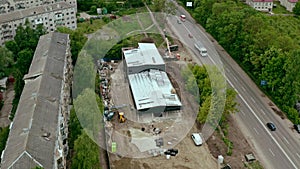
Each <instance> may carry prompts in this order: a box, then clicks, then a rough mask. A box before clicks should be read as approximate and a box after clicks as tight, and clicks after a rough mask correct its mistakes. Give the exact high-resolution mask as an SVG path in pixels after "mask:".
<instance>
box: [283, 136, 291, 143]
mask: <svg viewBox="0 0 300 169" xmlns="http://www.w3.org/2000/svg"><path fill="white" fill-rule="evenodd" d="M282 137H283V139H284V140H285V142H286V143H287V144H290V143H289V141H288V140H287V139H286V138H285V137H284V136H282Z"/></svg>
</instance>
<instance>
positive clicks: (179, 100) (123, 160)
mask: <svg viewBox="0 0 300 169" xmlns="http://www.w3.org/2000/svg"><path fill="white" fill-rule="evenodd" d="M161 51H164V50H158V49H157V48H156V47H155V45H154V44H146V43H139V47H138V48H132V47H129V48H123V49H122V54H123V59H122V60H121V61H110V62H105V61H104V60H100V61H99V63H98V66H99V70H98V73H99V75H100V78H101V93H102V98H103V102H104V105H105V108H104V115H103V117H104V121H105V135H106V146H107V151H108V157H109V161H110V168H116V169H118V168H122V167H123V168H124V165H126V166H130V167H129V168H131V167H132V166H134V167H133V168H165V167H173V168H198V167H199V166H203V167H206V168H207V167H210V168H211V166H216V167H217V161H216V159H214V158H213V157H212V156H211V155H210V153H209V150H208V147H207V145H203V146H201V147H196V148H195V145H194V143H193V140H192V139H191V138H190V136H191V133H195V132H199V129H198V128H197V126H196V125H195V119H196V116H197V113H198V110H199V105H198V104H197V102H196V99H195V97H194V96H193V95H191V94H190V93H188V92H186V91H185V87H184V85H185V83H184V80H183V79H182V77H181V70H182V69H185V68H186V66H187V61H186V60H190V59H188V58H180V57H178V55H179V54H178V55H177V57H174V58H165V57H162V56H164V53H163V52H161ZM148 55H149V56H148ZM143 56H144V57H143ZM146 57H147V58H148V59H147V58H146ZM137 59H138V60H137ZM190 63H191V62H190ZM194 158H195V159H194ZM200 159H203V161H206V162H205V163H201V161H202V160H200ZM165 160H169V162H170V163H168V166H166V164H164V165H161V163H165V162H166V161H165ZM133 163H135V164H133ZM127 168H128V167H127Z"/></svg>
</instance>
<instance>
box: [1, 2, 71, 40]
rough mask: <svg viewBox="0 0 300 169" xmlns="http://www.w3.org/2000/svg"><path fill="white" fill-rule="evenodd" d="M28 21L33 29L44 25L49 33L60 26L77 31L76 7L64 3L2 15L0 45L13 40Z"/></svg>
mask: <svg viewBox="0 0 300 169" xmlns="http://www.w3.org/2000/svg"><path fill="white" fill-rule="evenodd" d="M27 19H28V21H29V22H30V23H31V25H32V27H33V28H35V27H36V26H37V25H38V24H42V25H43V26H44V27H45V29H46V30H47V32H53V31H55V30H56V28H57V27H58V26H65V27H68V28H70V29H76V27H77V22H76V21H77V20H76V6H75V5H72V4H69V3H67V2H64V1H62V2H57V3H54V4H50V5H42V6H37V7H32V8H28V9H23V10H17V11H14V12H9V13H5V14H0V45H3V44H4V42H5V41H8V40H13V38H14V36H15V34H16V30H17V27H18V26H21V25H24V24H25V22H26V20H27Z"/></svg>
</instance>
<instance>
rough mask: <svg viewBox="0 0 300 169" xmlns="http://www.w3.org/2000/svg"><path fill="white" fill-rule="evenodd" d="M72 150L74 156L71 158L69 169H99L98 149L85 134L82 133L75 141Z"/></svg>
mask: <svg viewBox="0 0 300 169" xmlns="http://www.w3.org/2000/svg"><path fill="white" fill-rule="evenodd" d="M74 150H75V155H74V157H73V158H72V165H71V169H86V168H90V169H101V166H100V162H99V153H100V152H99V147H98V145H97V144H96V143H95V142H94V141H93V140H91V139H90V137H89V136H88V135H87V134H86V132H84V131H83V132H82V134H81V135H80V136H79V138H78V139H77V140H76V141H75V146H74Z"/></svg>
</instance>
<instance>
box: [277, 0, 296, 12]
mask: <svg viewBox="0 0 300 169" xmlns="http://www.w3.org/2000/svg"><path fill="white" fill-rule="evenodd" d="M279 1H280V5H282V6H284V7H285V8H286V10H288V11H290V12H293V8H294V7H295V5H296V3H294V2H289V1H288V0H279Z"/></svg>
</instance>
